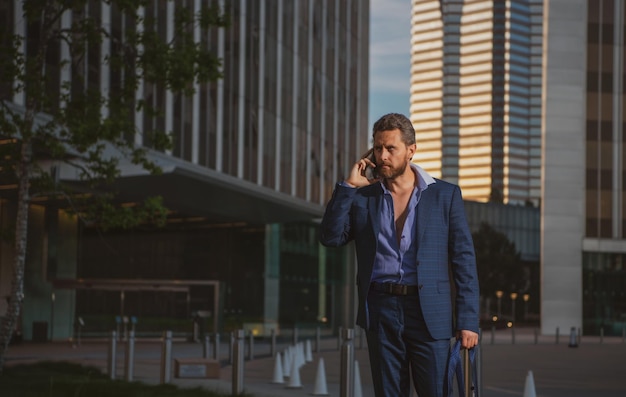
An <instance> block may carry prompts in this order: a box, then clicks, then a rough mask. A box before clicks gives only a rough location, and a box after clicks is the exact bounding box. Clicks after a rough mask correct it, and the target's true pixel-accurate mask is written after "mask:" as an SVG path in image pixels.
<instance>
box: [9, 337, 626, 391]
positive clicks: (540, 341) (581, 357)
mask: <svg viewBox="0 0 626 397" xmlns="http://www.w3.org/2000/svg"><path fill="white" fill-rule="evenodd" d="M305 340H306V338H302V339H301V341H302V342H303V343H304V342H305ZM311 344H312V345H313V346H314V341H313V340H311ZM289 345H291V343H290V342H283V343H278V345H277V349H276V350H277V351H278V352H280V353H281V354H282V353H284V351H285V350H286V349H287V347H288V346H289ZM124 346H125V344H124V343H123V342H120V343H119V344H118V354H117V357H118V360H117V374H118V376H117V377H118V378H120V379H123V377H124ZM360 346H361V344H360V343H359V340H358V338H357V340H356V341H355V349H354V352H355V360H356V361H357V364H358V367H359V372H360V375H361V376H360V378H361V388H362V391H363V394H362V397H373V396H374V393H373V388H372V383H371V377H370V368H369V360H368V357H367V349H366V347H365V346H364V347H363V348H360ZM320 347H321V351H320V352H313V361H312V362H309V363H306V364H304V365H303V366H302V367H301V369H300V371H299V375H300V380H301V382H300V384H301V386H302V387H299V388H289V387H288V386H289V379H286V380H285V383H284V384H274V383H272V381H273V379H274V368H275V361H276V360H275V359H274V358H273V357H270V355H269V353H270V346H269V343H268V341H259V342H258V343H256V342H255V347H254V355H255V358H254V359H253V360H246V361H245V364H244V382H243V383H244V391H246V392H247V393H250V394H252V395H254V396H256V397H282V396H289V397H298V396H310V395H311V394H312V393H313V392H314V391H315V386H316V385H315V380H316V376H317V375H318V365H319V360H320V358H323V359H324V369H325V378H326V386H327V390H328V393H329V395H330V396H339V382H340V361H341V353H340V350H339V349H338V347H339V344H338V341H337V339H336V338H324V339H322V341H321V346H320ZM161 350H162V344H161V342H160V341H159V340H158V339H140V338H139V339H137V342H136V345H135V371H134V380H138V381H141V382H145V383H151V384H155V383H159V382H160V367H161V364H160V362H161ZM220 350H221V353H222V354H220V357H221V361H222V362H223V363H224V365H223V366H222V368H221V371H220V378H219V379H179V378H175V377H174V376H173V375H172V383H174V384H176V385H179V386H181V387H196V386H202V387H205V388H208V389H213V390H219V391H222V392H225V393H230V392H231V390H232V367H231V366H230V365H229V364H228V361H229V349H228V346H226V345H224V346H222V347H221V348H220ZM313 350H315V349H314V348H313ZM246 352H247V350H246ZM480 353H481V357H482V359H481V360H480V362H481V374H482V375H481V377H482V390H483V394H482V397H500V396H504V397H506V396H523V392H524V382H525V379H526V375H527V374H528V371H532V372H533V377H534V381H535V390H536V393H537V396H539V397H565V396H568V397H626V341H624V339H623V338H622V337H604V338H603V339H600V338H598V337H583V338H582V340H581V342H580V344H579V346H578V347H575V348H571V347H568V338H566V337H563V336H561V338H560V340H559V343H558V344H557V343H556V339H555V337H554V336H536V335H535V333H534V330H532V329H523V328H520V329H516V331H515V336H513V334H512V332H511V330H498V331H495V332H493V333H492V332H491V331H489V332H486V333H483V338H482V343H481V350H480ZM107 354H108V343H107V341H106V340H99V341H98V340H85V341H83V343H82V344H81V346H79V347H72V346H71V345H70V344H69V343H61V342H54V343H42V344H34V343H23V344H21V345H15V346H11V347H10V348H9V351H8V357H7V361H6V364H7V365H14V364H17V363H25V362H34V361H41V360H64V361H72V362H78V363H81V364H84V365H91V366H95V367H97V368H100V369H101V370H102V371H104V372H106V371H107ZM246 354H247V353H246ZM172 357H173V358H191V357H202V345H201V344H199V343H189V342H185V341H175V342H174V343H173V348H172ZM246 357H247V356H246ZM172 367H173V365H172Z"/></svg>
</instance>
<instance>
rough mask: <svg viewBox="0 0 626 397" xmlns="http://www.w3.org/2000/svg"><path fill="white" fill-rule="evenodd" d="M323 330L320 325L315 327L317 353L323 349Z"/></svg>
mask: <svg viewBox="0 0 626 397" xmlns="http://www.w3.org/2000/svg"><path fill="white" fill-rule="evenodd" d="M321 333H322V331H321V330H320V327H317V328H315V353H319V352H321V351H322V343H321V341H322V335H321Z"/></svg>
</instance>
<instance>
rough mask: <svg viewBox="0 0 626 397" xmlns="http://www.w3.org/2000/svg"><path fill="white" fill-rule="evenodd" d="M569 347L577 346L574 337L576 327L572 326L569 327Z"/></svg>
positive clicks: (576, 340)
mask: <svg viewBox="0 0 626 397" xmlns="http://www.w3.org/2000/svg"><path fill="white" fill-rule="evenodd" d="M568 346H569V347H578V339H577V337H576V328H575V327H572V328H570V333H569V344H568Z"/></svg>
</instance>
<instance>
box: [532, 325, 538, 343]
mask: <svg viewBox="0 0 626 397" xmlns="http://www.w3.org/2000/svg"><path fill="white" fill-rule="evenodd" d="M533 331H534V332H535V345H536V344H537V343H538V342H539V329H538V328H535V329H534V330H533Z"/></svg>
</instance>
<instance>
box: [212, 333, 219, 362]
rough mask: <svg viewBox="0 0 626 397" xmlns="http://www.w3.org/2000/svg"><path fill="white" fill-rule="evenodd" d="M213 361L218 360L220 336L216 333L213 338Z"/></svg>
mask: <svg viewBox="0 0 626 397" xmlns="http://www.w3.org/2000/svg"><path fill="white" fill-rule="evenodd" d="M213 359H215V360H217V361H219V359H220V334H219V333H218V332H216V333H215V336H214V338H213Z"/></svg>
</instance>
